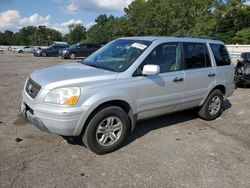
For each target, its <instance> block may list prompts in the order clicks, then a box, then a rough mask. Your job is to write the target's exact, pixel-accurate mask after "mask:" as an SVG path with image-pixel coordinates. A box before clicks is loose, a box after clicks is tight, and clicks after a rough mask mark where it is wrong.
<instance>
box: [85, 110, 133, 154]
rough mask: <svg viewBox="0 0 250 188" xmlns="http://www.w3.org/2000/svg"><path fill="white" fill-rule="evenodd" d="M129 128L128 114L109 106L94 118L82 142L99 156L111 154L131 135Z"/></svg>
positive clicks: (98, 112)
mask: <svg viewBox="0 0 250 188" xmlns="http://www.w3.org/2000/svg"><path fill="white" fill-rule="evenodd" d="M112 119H113V120H112ZM108 127H109V128H108ZM129 127H130V124H129V118H128V115H127V114H126V112H125V111H124V110H123V109H121V108H120V107H117V106H108V107H105V108H102V109H100V110H99V111H97V112H96V113H95V114H94V115H93V116H92V118H91V119H90V121H89V123H88V125H87V127H86V130H85V132H84V134H83V137H82V141H83V143H84V145H85V146H87V147H88V148H89V149H90V150H91V151H92V152H94V153H96V154H98V155H103V154H106V153H110V152H113V151H115V150H117V149H119V148H120V147H121V146H122V144H123V142H124V140H125V139H126V137H127V135H128V133H129ZM113 135H116V137H114V136H113ZM111 138H112V139H111Z"/></svg>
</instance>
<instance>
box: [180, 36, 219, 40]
mask: <svg viewBox="0 0 250 188" xmlns="http://www.w3.org/2000/svg"><path fill="white" fill-rule="evenodd" d="M175 37H180V38H185V37H186V38H199V39H210V40H217V39H216V38H215V37H208V36H192V35H176V36H175Z"/></svg>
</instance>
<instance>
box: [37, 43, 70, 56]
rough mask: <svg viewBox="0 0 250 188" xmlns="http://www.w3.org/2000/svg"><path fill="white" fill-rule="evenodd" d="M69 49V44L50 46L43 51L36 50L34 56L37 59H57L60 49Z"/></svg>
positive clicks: (42, 49)
mask: <svg viewBox="0 0 250 188" xmlns="http://www.w3.org/2000/svg"><path fill="white" fill-rule="evenodd" d="M68 47H69V45H68V44H53V45H51V46H49V47H48V48H41V49H38V50H35V51H34V52H33V55H34V56H36V57H52V56H54V57H56V56H58V53H59V50H60V49H64V48H68Z"/></svg>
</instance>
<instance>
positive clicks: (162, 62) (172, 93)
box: [137, 43, 184, 119]
mask: <svg viewBox="0 0 250 188" xmlns="http://www.w3.org/2000/svg"><path fill="white" fill-rule="evenodd" d="M146 64H155V65H159V66H160V73H159V74H158V75H154V76H143V75H138V76H137V79H138V98H137V106H138V109H137V111H138V119H144V118H148V117H153V116H157V115H161V114H165V113H168V112H174V111H177V110H178V109H179V108H180V106H181V104H182V101H183V88H184V84H183V83H184V72H183V71H182V70H181V45H180V43H164V44H161V45H159V46H158V47H156V48H155V49H154V50H153V51H152V52H151V53H150V55H149V56H148V57H147V58H146V59H145V60H144V62H143V63H142V64H141V65H140V67H139V71H141V70H142V69H143V66H144V65H146ZM137 72H138V71H137Z"/></svg>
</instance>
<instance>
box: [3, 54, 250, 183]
mask: <svg viewBox="0 0 250 188" xmlns="http://www.w3.org/2000/svg"><path fill="white" fill-rule="evenodd" d="M67 62H72V61H71V60H61V59H59V58H56V57H55V58H35V57H33V56H32V55H31V54H15V53H12V52H6V51H5V52H4V53H3V54H0V67H1V68H0V104H1V109H0V187H115V188H116V187H192V188H194V187H204V188H206V187H208V188H210V187H223V188H224V187H237V188H239V187H250V108H249V106H250V89H249V88H239V89H237V90H236V91H235V93H234V95H233V96H231V97H230V98H229V100H226V101H225V102H224V108H225V111H224V113H223V115H222V116H221V117H220V118H218V119H217V120H215V121H210V122H207V121H203V120H201V119H199V118H198V117H197V116H196V114H195V113H194V111H192V110H191V111H185V112H180V113H177V114H172V115H166V116H162V117H158V118H155V119H150V120H146V121H142V122H140V123H138V124H137V128H136V130H135V131H134V132H133V133H131V134H130V136H129V138H128V139H127V142H126V143H125V145H124V146H123V147H122V148H121V149H120V150H118V151H115V152H113V153H111V154H108V155H104V156H98V155H95V154H93V153H91V152H90V151H88V150H87V149H86V148H85V147H84V146H82V144H81V142H78V141H75V142H71V143H68V142H67V141H66V140H65V139H64V138H62V137H61V136H59V135H53V134H47V133H43V132H41V131H40V130H38V129H37V128H35V127H34V126H33V125H32V124H31V123H29V122H27V121H26V120H25V119H24V118H23V117H22V115H21V113H20V103H21V90H22V89H23V86H24V82H25V80H26V78H27V77H28V75H29V73H30V72H32V71H33V70H36V69H39V68H43V67H48V66H53V65H56V64H61V63H67ZM17 138H20V139H19V140H16V139H17ZM16 141H19V142H16Z"/></svg>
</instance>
